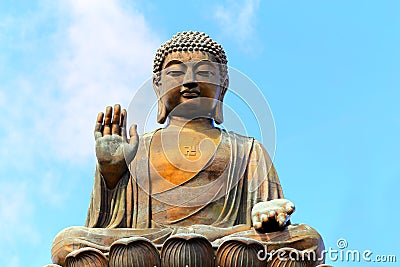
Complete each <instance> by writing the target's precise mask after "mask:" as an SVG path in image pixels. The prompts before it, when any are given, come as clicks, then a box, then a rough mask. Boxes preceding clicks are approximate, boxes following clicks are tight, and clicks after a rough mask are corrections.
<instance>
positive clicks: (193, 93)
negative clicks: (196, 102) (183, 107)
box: [180, 89, 200, 99]
mask: <svg viewBox="0 0 400 267" xmlns="http://www.w3.org/2000/svg"><path fill="white" fill-rule="evenodd" d="M180 93H181V96H183V97H184V98H190V99H192V98H196V97H199V96H200V90H199V89H184V90H182V91H181V92H180Z"/></svg>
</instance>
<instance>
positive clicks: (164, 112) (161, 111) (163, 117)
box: [153, 74, 167, 124]
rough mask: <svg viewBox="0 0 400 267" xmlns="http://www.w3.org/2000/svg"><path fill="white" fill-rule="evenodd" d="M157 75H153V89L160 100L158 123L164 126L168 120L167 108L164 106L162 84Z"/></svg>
mask: <svg viewBox="0 0 400 267" xmlns="http://www.w3.org/2000/svg"><path fill="white" fill-rule="evenodd" d="M159 78H160V77H158V76H157V75H156V74H153V89H154V91H155V92H156V95H157V98H158V112H157V122H158V123H160V124H163V123H164V122H165V120H166V119H167V108H166V107H165V105H164V102H163V100H162V95H161V93H160V92H161V88H160V87H162V84H161V81H160V79H159Z"/></svg>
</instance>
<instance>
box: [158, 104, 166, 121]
mask: <svg viewBox="0 0 400 267" xmlns="http://www.w3.org/2000/svg"><path fill="white" fill-rule="evenodd" d="M166 119H167V108H166V107H165V105H164V103H163V101H162V99H158V112H157V122H158V123H160V124H163V123H164V122H165V120H166Z"/></svg>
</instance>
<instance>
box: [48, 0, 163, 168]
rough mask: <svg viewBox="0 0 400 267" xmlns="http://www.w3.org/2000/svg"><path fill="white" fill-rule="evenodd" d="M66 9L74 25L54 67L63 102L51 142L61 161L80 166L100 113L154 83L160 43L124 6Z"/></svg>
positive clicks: (74, 4)
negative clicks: (147, 81) (148, 80)
mask: <svg viewBox="0 0 400 267" xmlns="http://www.w3.org/2000/svg"><path fill="white" fill-rule="evenodd" d="M64 9H65V10H68V12H69V14H68V15H69V17H70V23H69V24H68V25H67V26H66V28H64V29H62V30H61V32H59V34H57V36H58V38H60V39H64V38H65V40H60V41H63V42H64V43H65V45H64V46H62V47H61V51H60V54H61V56H60V58H59V59H58V62H57V66H56V70H57V71H58V74H59V77H58V79H59V80H58V81H59V86H60V87H61V88H60V89H61V97H60V99H59V101H57V106H56V107H55V112H54V115H53V118H52V119H53V122H52V123H53V125H54V135H53V136H52V140H53V143H54V147H55V149H56V151H57V153H58V155H60V156H62V157H66V158H68V159H72V160H76V161H79V160H82V159H85V158H87V157H88V156H92V155H93V153H94V148H93V144H94V142H93V135H92V132H93V126H94V123H95V120H96V116H97V113H98V112H100V111H104V108H105V106H106V105H113V104H115V103H121V104H122V105H123V106H124V107H127V105H128V104H129V102H130V99H131V98H132V96H133V94H134V92H135V90H136V89H137V88H138V87H139V86H140V85H141V83H142V82H143V81H144V80H145V79H146V78H148V77H150V75H151V71H152V61H153V56H154V54H155V51H156V49H157V47H158V45H159V44H160V41H159V40H158V38H157V37H156V36H155V34H154V33H153V32H152V31H151V29H150V28H149V27H148V26H147V25H146V21H145V19H144V17H143V16H142V15H141V14H140V13H139V12H137V11H136V10H134V9H133V8H130V7H128V6H125V5H123V4H122V2H121V1H118V0H115V1H109V0H101V1H99V0H86V1H81V0H71V1H69V2H68V5H67V6H65V7H64ZM149 93H152V92H149Z"/></svg>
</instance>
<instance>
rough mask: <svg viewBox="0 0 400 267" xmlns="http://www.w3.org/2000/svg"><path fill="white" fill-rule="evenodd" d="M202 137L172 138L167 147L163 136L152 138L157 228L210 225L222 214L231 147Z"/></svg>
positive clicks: (152, 176) (151, 159) (153, 186)
mask: <svg viewBox="0 0 400 267" xmlns="http://www.w3.org/2000/svg"><path fill="white" fill-rule="evenodd" d="M203 137H204V136H202V135H193V134H192V135H190V136H181V140H177V139H172V138H171V136H170V137H169V138H168V139H169V140H170V142H169V143H168V144H166V145H164V146H163V145H161V143H162V142H161V139H162V138H163V137H161V136H160V135H159V136H158V137H157V136H155V138H154V137H153V140H152V144H151V146H150V166H149V168H150V181H151V191H152V214H153V215H152V218H153V222H155V223H156V225H157V224H159V223H161V224H174V225H181V226H182V225H192V224H194V223H196V224H207V225H210V224H212V223H213V221H214V220H215V219H216V218H217V217H218V215H219V214H220V212H221V211H222V209H223V206H224V199H225V198H224V192H225V184H226V179H225V178H224V177H223V176H224V173H225V172H226V171H227V169H228V168H229V164H230V146H229V144H228V143H227V142H225V141H224V139H223V138H219V139H218V140H212V139H205V138H203ZM178 139H179V138H178ZM189 218H190V219H189Z"/></svg>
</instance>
